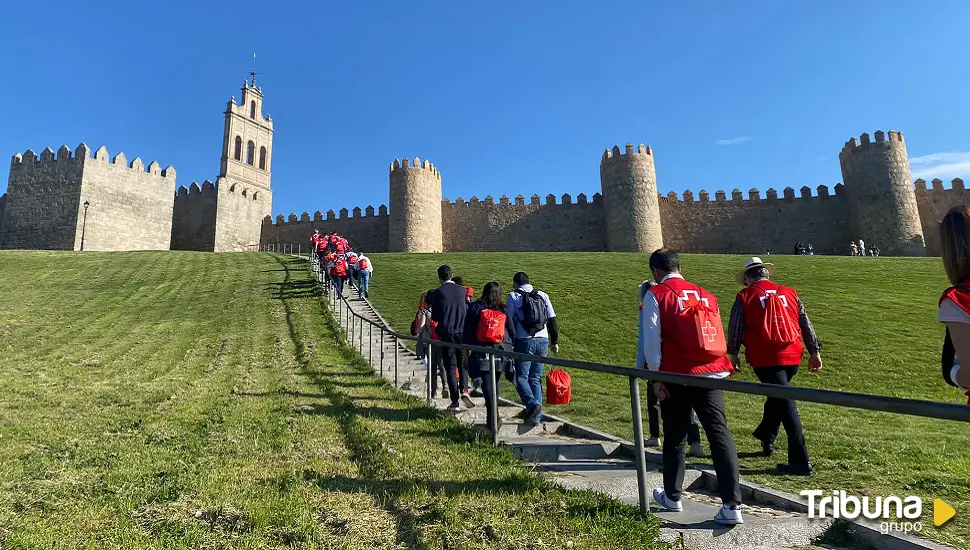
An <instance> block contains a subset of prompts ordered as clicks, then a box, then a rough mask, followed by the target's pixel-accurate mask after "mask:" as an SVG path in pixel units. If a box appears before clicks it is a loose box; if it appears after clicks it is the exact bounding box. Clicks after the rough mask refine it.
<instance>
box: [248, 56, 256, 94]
mask: <svg viewBox="0 0 970 550" xmlns="http://www.w3.org/2000/svg"><path fill="white" fill-rule="evenodd" d="M249 76H251V77H253V88H255V87H256V53H255V52H253V70H252V71H250V72H249Z"/></svg>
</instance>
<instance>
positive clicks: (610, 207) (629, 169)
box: [600, 143, 663, 252]
mask: <svg viewBox="0 0 970 550" xmlns="http://www.w3.org/2000/svg"><path fill="white" fill-rule="evenodd" d="M600 183H601V185H602V187H603V207H604V215H605V220H606V246H607V249H608V250H609V251H611V252H653V251H654V250H656V249H658V248H660V247H662V246H663V231H662V230H661V228H660V201H659V199H658V195H657V172H656V170H655V169H654V165H653V150H652V149H651V148H650V147H644V145H643V144H642V143H641V144H640V146H639V147H638V148H637V149H636V150H634V148H633V145H632V144H629V143H628V144H627V145H626V153H625V154H624V153H621V152H620V148H619V147H618V146H615V145H614V146H613V150H612V151H610V150H606V151H605V152H603V159H602V161H600Z"/></svg>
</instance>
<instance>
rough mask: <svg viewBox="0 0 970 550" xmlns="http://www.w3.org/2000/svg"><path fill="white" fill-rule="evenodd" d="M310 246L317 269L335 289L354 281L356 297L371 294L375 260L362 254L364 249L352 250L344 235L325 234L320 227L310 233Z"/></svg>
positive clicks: (352, 283)
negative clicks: (316, 262) (317, 264)
mask: <svg viewBox="0 0 970 550" xmlns="http://www.w3.org/2000/svg"><path fill="white" fill-rule="evenodd" d="M310 242H311V243H312V245H313V250H314V251H315V252H316V254H317V261H318V262H319V265H320V270H321V271H322V272H323V273H325V274H326V276H327V278H328V279H330V281H331V282H332V283H333V285H334V287H335V288H336V289H337V292H339V293H341V294H342V293H343V291H344V286H345V285H346V284H347V283H349V284H350V286H351V287H352V288H353V287H354V286H355V285H356V288H357V297H358V298H359V297H365V298H369V297H370V279H371V275H373V273H374V264H373V262H372V261H371V259H370V258H368V257H367V256H365V255H364V251H363V250H358V251H354V248H353V247H352V246H350V242H348V241H347V239H346V238H345V237H343V236H341V235H339V234H337V233H336V232H334V233H330V234H325V233H323V234H322V233H320V230H319V229H315V230H314V231H313V236H312V237H310Z"/></svg>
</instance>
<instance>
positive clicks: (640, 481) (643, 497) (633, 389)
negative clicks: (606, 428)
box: [630, 376, 650, 517]
mask: <svg viewBox="0 0 970 550" xmlns="http://www.w3.org/2000/svg"><path fill="white" fill-rule="evenodd" d="M630 405H631V409H632V412H633V444H634V446H635V447H636V455H637V456H636V459H637V460H636V462H637V492H638V494H639V497H640V515H642V516H644V517H645V516H647V514H648V513H649V511H650V506H649V503H648V502H647V461H646V457H645V456H644V450H643V415H642V413H641V412H640V381H639V380H638V379H637V378H635V377H633V376H631V377H630Z"/></svg>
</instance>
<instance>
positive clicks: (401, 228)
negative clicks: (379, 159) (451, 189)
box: [388, 158, 441, 252]
mask: <svg viewBox="0 0 970 550" xmlns="http://www.w3.org/2000/svg"><path fill="white" fill-rule="evenodd" d="M390 191H391V192H390V195H391V196H390V199H391V202H390V207H391V208H390V210H391V211H390V220H388V221H389V224H388V250H389V251H390V252H441V174H440V173H438V169H437V168H435V167H434V165H433V164H431V163H430V162H428V161H427V160H425V161H424V164H421V160H420V159H418V158H415V159H414V162H413V163H412V162H411V161H410V160H408V159H404V162H399V161H397V160H395V161H394V162H393V163H391V189H390Z"/></svg>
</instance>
